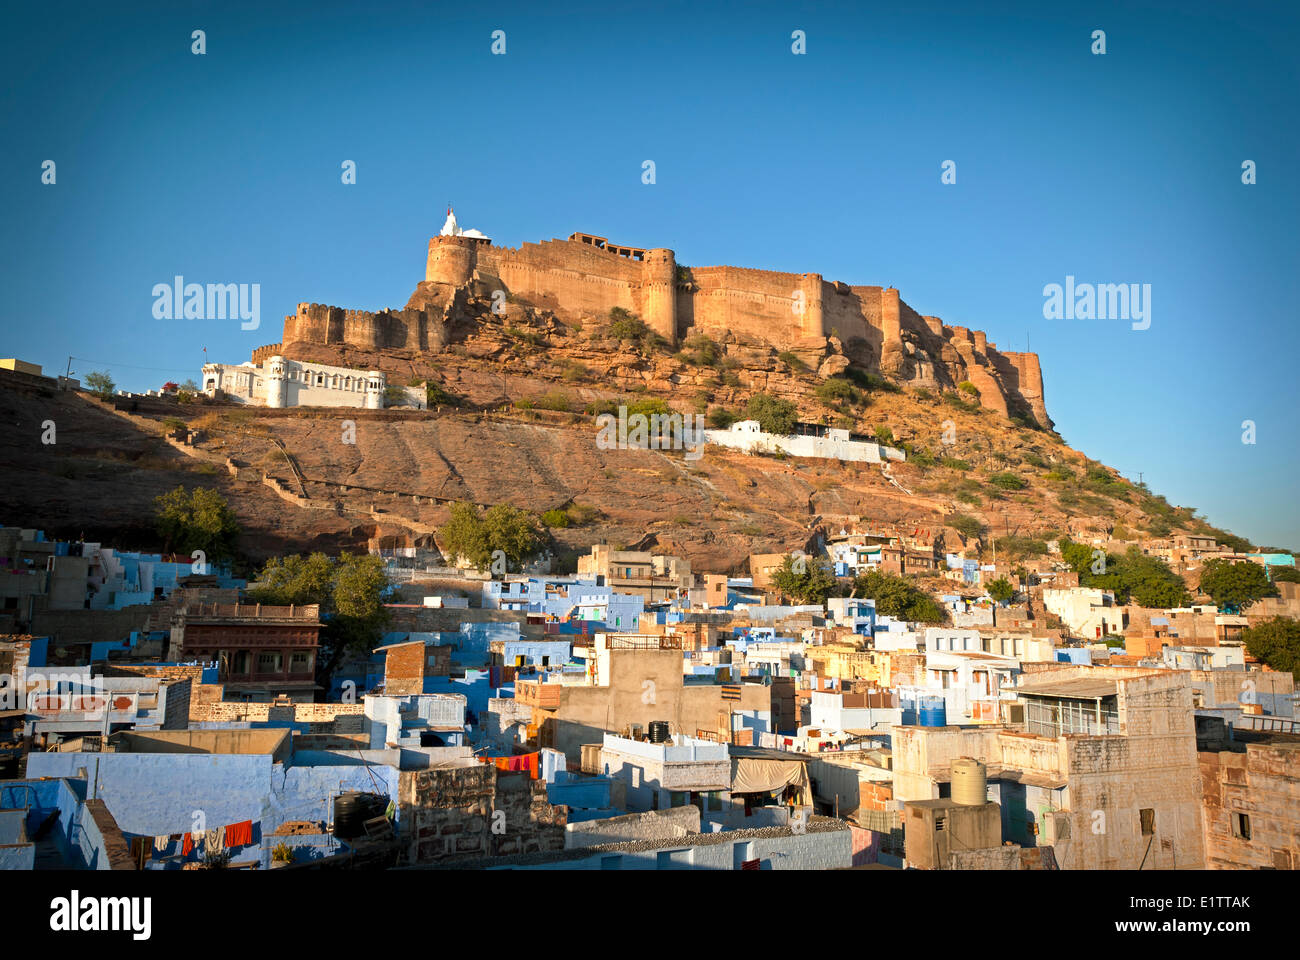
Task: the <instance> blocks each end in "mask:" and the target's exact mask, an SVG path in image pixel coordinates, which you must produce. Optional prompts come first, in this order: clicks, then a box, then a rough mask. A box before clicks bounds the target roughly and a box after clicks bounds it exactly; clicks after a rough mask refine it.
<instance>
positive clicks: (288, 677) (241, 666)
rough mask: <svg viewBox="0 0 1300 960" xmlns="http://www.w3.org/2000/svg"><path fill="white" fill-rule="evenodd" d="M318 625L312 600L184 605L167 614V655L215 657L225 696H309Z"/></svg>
mask: <svg viewBox="0 0 1300 960" xmlns="http://www.w3.org/2000/svg"><path fill="white" fill-rule="evenodd" d="M320 630H321V621H320V607H319V606H317V605H316V604H306V605H300V606H287V607H285V606H266V605H263V604H260V603H259V604H252V603H208V602H198V603H192V604H186V605H185V606H183V607H181V608H180V609H178V610H177V611H176V613H175V614H174V615H173V618H172V627H171V641H170V643H169V645H168V649H169V651H170V656H169V659H171V660H178V661H186V660H199V661H206V662H209V663H213V662H215V663H216V664H217V666H218V670H219V673H218V678H219V679H220V681H221V682H222V683H223V684H225V688H226V695H227V696H228V697H230V696H232V695H233V696H234V697H235V698H239V697H241V696H242V697H244V698H245V699H250V700H266V699H270V698H272V697H274V696H276V695H278V694H288V695H290V696H301V697H306V698H308V699H311V698H312V697H313V696H314V694H315V692H316V689H317V687H316V654H317V652H318V650H319V648H320Z"/></svg>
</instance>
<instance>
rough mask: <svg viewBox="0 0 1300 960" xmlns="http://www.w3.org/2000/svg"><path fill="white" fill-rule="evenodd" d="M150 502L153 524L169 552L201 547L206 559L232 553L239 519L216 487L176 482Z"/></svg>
mask: <svg viewBox="0 0 1300 960" xmlns="http://www.w3.org/2000/svg"><path fill="white" fill-rule="evenodd" d="M153 502H154V526H155V528H156V529H157V531H158V535H159V536H160V537H161V538H162V539H163V541H164V543H165V544H166V550H167V552H168V553H190V554H192V553H193V552H194V551H195V550H202V551H203V552H204V553H205V554H206V555H207V559H208V560H209V561H212V560H226V559H229V558H230V557H232V556H234V553H235V541H236V540H237V539H238V537H239V523H238V521H237V520H236V519H235V514H234V511H232V510H231V509H230V506H229V504H227V503H226V499H225V497H223V496H222V495H221V494H219V493H217V491H215V490H207V489H205V488H203V487H195V488H194V489H193V490H186V489H185V487H184V486H179V487H177V488H176V489H174V490H169V491H168V492H167V493H164V494H161V495H160V496H157V497H155V498H154V501H153Z"/></svg>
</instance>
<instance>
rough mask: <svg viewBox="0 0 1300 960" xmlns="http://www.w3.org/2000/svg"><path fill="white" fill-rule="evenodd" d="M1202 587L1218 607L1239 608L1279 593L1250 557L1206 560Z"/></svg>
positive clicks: (1202, 574) (1265, 573) (1261, 568)
mask: <svg viewBox="0 0 1300 960" xmlns="http://www.w3.org/2000/svg"><path fill="white" fill-rule="evenodd" d="M1201 590H1202V591H1203V592H1204V593H1207V594H1209V595H1210V599H1211V600H1213V601H1214V603H1215V605H1216V606H1218V607H1220V608H1222V607H1232V608H1233V609H1235V610H1238V611H1240V610H1245V609H1246V608H1247V607H1249V606H1250V605H1251V604H1252V603H1254V602H1255V601H1256V600H1259V599H1261V598H1263V597H1275V596H1277V588H1276V587H1274V586H1273V584H1272V583H1270V582H1269V579H1268V573H1267V572H1266V571H1265V570H1264V568H1263V567H1262V566H1260V565H1259V564H1258V563H1251V562H1250V561H1249V560H1242V561H1240V562H1236V563H1234V562H1232V561H1230V560H1209V561H1207V562H1206V564H1205V567H1204V568H1203V569H1202V570H1201Z"/></svg>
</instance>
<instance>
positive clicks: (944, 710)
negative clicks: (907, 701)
mask: <svg viewBox="0 0 1300 960" xmlns="http://www.w3.org/2000/svg"><path fill="white" fill-rule="evenodd" d="M916 709H917V713H918V714H919V718H918V719H919V722H920V724H921V726H923V727H946V726H947V725H948V705H947V704H946V703H944V699H943V697H935V696H926V697H921V698H920V699H919V700H918V701H917V704H916Z"/></svg>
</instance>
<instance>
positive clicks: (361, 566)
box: [248, 552, 391, 686]
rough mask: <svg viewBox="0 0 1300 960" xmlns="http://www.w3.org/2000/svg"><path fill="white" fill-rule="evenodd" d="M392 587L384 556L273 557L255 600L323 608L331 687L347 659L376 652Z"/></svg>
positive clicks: (323, 661) (321, 662) (322, 668)
mask: <svg viewBox="0 0 1300 960" xmlns="http://www.w3.org/2000/svg"><path fill="white" fill-rule="evenodd" d="M390 586H391V584H390V582H389V580H388V574H387V572H386V571H385V569H384V562H383V560H381V559H380V558H379V557H372V556H367V555H364V554H362V555H356V556H353V555H351V554H343V555H342V556H340V557H338V558H337V559H335V558H333V557H330V556H327V555H326V554H324V553H319V552H318V553H312V554H308V555H301V554H294V555H291V556H287V557H273V558H272V559H270V560H268V561H267V562H266V565H265V566H263V568H262V572H261V573H260V574H259V575H258V578H257V581H256V582H255V583H254V585H253V586H252V588H250V589H249V591H248V593H249V597H250V598H251V599H253V600H255V601H256V602H258V603H268V604H279V605H288V604H295V605H297V604H309V603H315V604H319V605H320V608H321V618H322V620H323V621H324V626H323V628H322V629H321V638H320V644H321V651H320V657H319V658H318V660H317V676H318V679H319V680H320V681H321V682H322V683H324V684H325V685H326V686H328V684H329V680H330V678H331V677H332V676H333V675H334V671H335V670H337V669H338V666H339V664H341V663H342V662H343V661H344V660H345V659H346V658H348V657H352V656H361V655H365V654H367V653H369V652H370V651H371V650H373V649H374V648H375V645H376V644H377V643H378V642H379V639H380V638H381V637H382V636H383V629H384V627H385V626H386V625H387V623H388V620H389V616H388V610H387V608H385V606H384V595H385V594H386V593H387V592H388V590H389V588H390Z"/></svg>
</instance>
